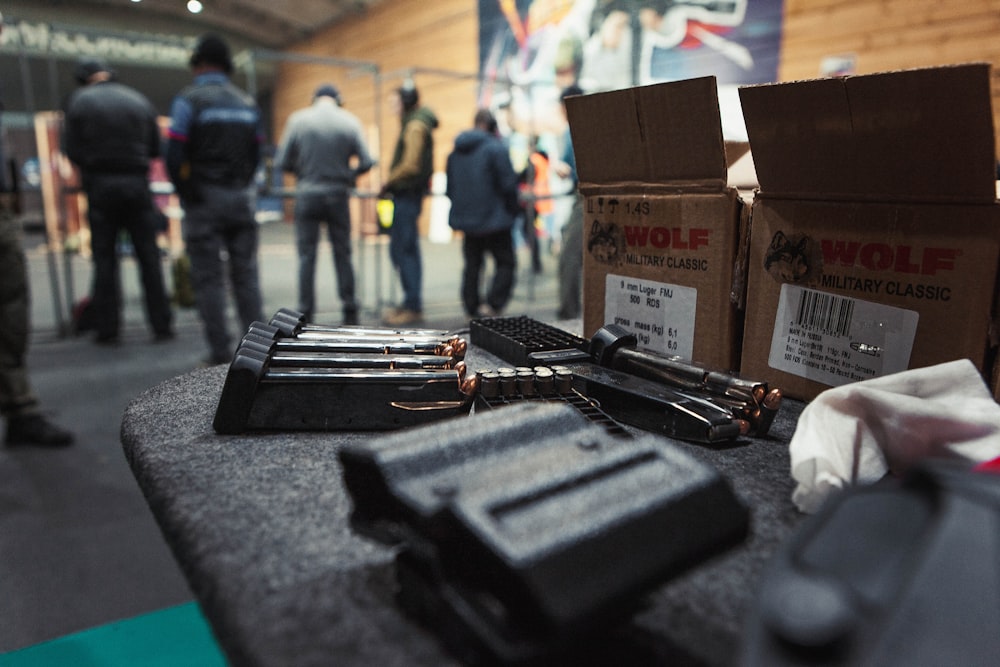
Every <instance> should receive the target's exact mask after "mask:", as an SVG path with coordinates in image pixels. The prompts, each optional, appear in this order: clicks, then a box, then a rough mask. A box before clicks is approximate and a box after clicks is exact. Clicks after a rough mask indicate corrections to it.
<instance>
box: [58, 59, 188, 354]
mask: <svg viewBox="0 0 1000 667" xmlns="http://www.w3.org/2000/svg"><path fill="white" fill-rule="evenodd" d="M74 77H75V79H76V81H77V83H78V84H79V85H80V86H81V87H80V88H78V89H77V90H76V91H75V92H74V93H73V94H72V95H71V96H70V98H69V101H68V103H67V106H66V114H65V118H66V121H65V150H66V156H67V157H68V158H69V159H70V160H71V161H72V162H73V163H74V164H76V166H77V167H79V169H80V183H81V186H82V188H83V191H84V193H85V194H86V195H87V219H88V222H89V224H90V239H91V240H90V244H91V249H92V252H93V261H94V278H93V287H92V293H91V300H90V303H89V304H88V307H87V310H88V323H89V324H90V325H91V326H92V328H93V329H95V331H96V338H95V339H94V340H95V341H96V342H97V343H100V344H114V343H117V342H118V334H119V328H120V316H121V308H122V304H121V300H120V298H119V295H120V294H121V284H120V282H121V281H120V277H119V262H118V239H119V235H120V233H121V231H122V230H124V231H125V232H127V233H128V236H129V239H130V240H131V242H132V248H133V251H134V253H135V260H136V263H138V265H139V272H140V275H141V277H142V287H143V293H144V295H145V309H146V320H147V321H148V322H149V325H150V327H151V328H152V330H153V339H154V340H155V341H166V340H170V339H172V338H173V337H174V333H173V329H172V321H173V313H172V312H171V309H170V299H169V297H168V296H167V292H166V288H165V287H164V279H163V266H162V264H161V260H160V256H161V255H160V247H159V245H157V242H156V236H157V224H158V222H159V215H158V211H157V209H156V208H155V205H154V203H153V196H152V193H151V192H150V190H149V162H150V160H151V159H152V158H156V157H158V156H159V155H160V129H159V126H158V125H157V121H156V109H155V108H153V105H152V103H151V102H150V101H149V100H148V99H147V98H146V97H145V96H144V95H143V94H142V93H140V92H139V91H137V90H135V89H133V88H131V87H129V86H126V85H124V84H122V83H119V82H118V81H117V80H116V77H115V74H114V72H113V71H112V70H111V68H110V67H108V66H107V65H106V64H105V63H104V62H102V61H100V60H94V59H85V60H81V61H80V62H79V63H78V64H77V67H76V70H75V71H74Z"/></svg>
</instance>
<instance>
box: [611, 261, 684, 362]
mask: <svg viewBox="0 0 1000 667" xmlns="http://www.w3.org/2000/svg"><path fill="white" fill-rule="evenodd" d="M697 305H698V290H696V289H695V288H693V287H684V286H681V285H671V284H669V283H660V282H656V281H654V280H643V279H640V278H632V277H629V276H616V275H614V274H608V276H607V277H606V278H605V281H604V320H605V323H606V324H611V323H613V324H618V325H620V326H622V327H624V328H625V329H628V330H629V331H631V332H632V333H634V334H635V336H636V338H638V339H639V347H641V348H643V349H645V350H649V351H650V352H657V353H659V354H666V355H675V356H678V357H683V358H684V359H690V358H691V355H692V354H693V352H694V324H695V311H696V307H697Z"/></svg>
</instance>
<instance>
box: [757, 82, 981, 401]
mask: <svg viewBox="0 0 1000 667" xmlns="http://www.w3.org/2000/svg"><path fill="white" fill-rule="evenodd" d="M740 99H741V102H742V106H743V113H744V117H745V119H746V122H747V131H748V134H749V138H750V146H751V150H752V152H753V156H754V163H755V166H756V171H757V177H758V179H759V182H760V188H759V190H758V191H757V193H756V194H755V197H754V201H753V207H752V213H751V220H752V223H751V224H752V232H751V243H750V251H749V258H748V262H749V275H748V279H747V285H748V290H747V312H746V325H745V331H744V338H743V351H742V362H741V373H742V374H744V375H747V376H752V377H756V378H761V379H765V380H767V381H768V382H770V383H771V384H772V385H774V386H778V387H782V388H783V390H784V391H785V393H786V395H789V396H792V397H795V398H800V399H805V400H808V399H811V398H814V397H815V396H816V395H817V394H818V393H820V392H821V391H823V390H825V389H827V388H829V387H833V386H839V385H842V384H846V383H849V382H853V381H858V380H865V379H869V378H872V377H877V376H881V375H887V374H890V373H893V372H897V371H902V370H906V369H907V368H918V367H924V366H931V365H934V364H938V363H943V362H946V361H951V360H954V359H960V358H968V359H971V360H972V361H973V362H974V363H975V364H976V365H977V366H978V367H979V368H980V370H984V368H985V367H986V366H987V365H988V360H989V355H990V340H989V333H990V326H991V321H992V315H991V311H992V305H993V301H994V294H995V291H996V281H997V263H998V257H1000V207H998V205H997V202H996V194H995V192H996V186H995V182H994V180H995V169H996V158H995V154H994V139H993V120H992V111H991V102H990V69H989V66H988V65H985V64H973V65H963V66H953V67H940V68H930V69H919V70H908V71H900V72H890V73H883V74H872V75H865V76H852V77H846V78H835V79H822V80H814V81H798V82H791V83H781V84H768V85H760V86H747V87H744V88H741V90H740Z"/></svg>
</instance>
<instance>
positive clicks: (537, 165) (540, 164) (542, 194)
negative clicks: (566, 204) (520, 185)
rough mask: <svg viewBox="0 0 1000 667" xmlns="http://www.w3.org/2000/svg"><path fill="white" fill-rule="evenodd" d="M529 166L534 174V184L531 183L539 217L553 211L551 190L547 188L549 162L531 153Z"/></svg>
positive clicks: (537, 154) (553, 204)
mask: <svg viewBox="0 0 1000 667" xmlns="http://www.w3.org/2000/svg"><path fill="white" fill-rule="evenodd" d="M529 159H530V160H531V166H532V167H533V169H534V172H535V182H534V183H532V187H533V189H534V193H535V196H536V197H538V199H536V200H535V211H536V212H537V213H538V214H539V215H547V214H549V213H552V211H554V210H555V203H554V202H553V201H552V197H551V196H550V195H551V194H552V188H551V187H550V186H549V161H548V159H547V158H545V157H544V156H542V155H540V154H539V153H532V154H531V157H530V158H529Z"/></svg>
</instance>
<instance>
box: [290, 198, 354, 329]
mask: <svg viewBox="0 0 1000 667" xmlns="http://www.w3.org/2000/svg"><path fill="white" fill-rule="evenodd" d="M324 226H325V227H326V233H327V238H328V239H329V241H330V247H331V250H332V253H333V269H334V272H335V274H336V276H337V295H338V296H339V297H340V301H341V305H342V306H343V309H344V311H345V312H346V311H356V310H357V309H358V303H357V299H356V297H355V293H354V266H353V265H352V263H351V209H350V194H349V193H348V192H347V191H346V190H344V191H340V192H327V193H309V194H300V195H299V197H298V199H297V200H296V202H295V243H296V246H297V248H298V254H299V311H300V312H302V313H305V314H306V315H307V316H308V317H309V318H312V316H313V315H314V314H315V312H316V248H317V246H318V245H319V238H320V233H321V232H322V229H323V227H324Z"/></svg>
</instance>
